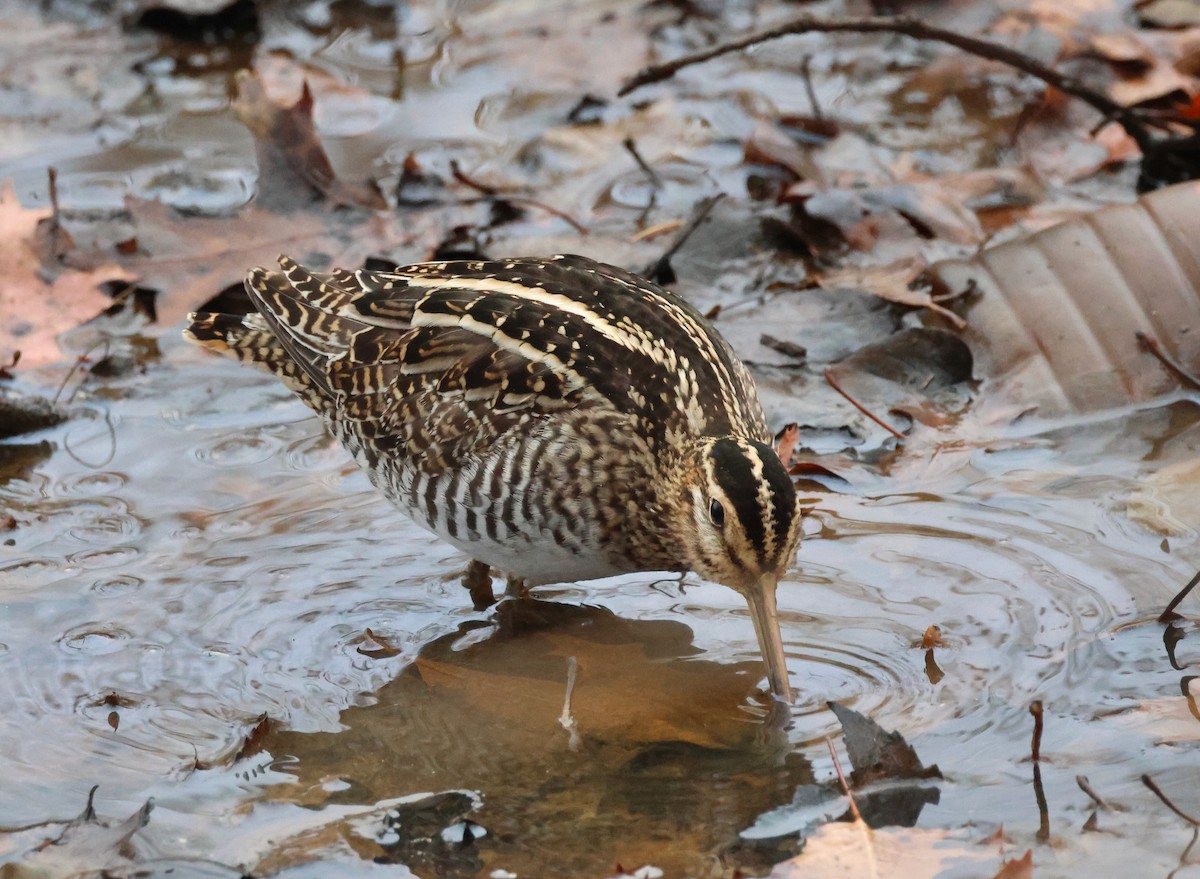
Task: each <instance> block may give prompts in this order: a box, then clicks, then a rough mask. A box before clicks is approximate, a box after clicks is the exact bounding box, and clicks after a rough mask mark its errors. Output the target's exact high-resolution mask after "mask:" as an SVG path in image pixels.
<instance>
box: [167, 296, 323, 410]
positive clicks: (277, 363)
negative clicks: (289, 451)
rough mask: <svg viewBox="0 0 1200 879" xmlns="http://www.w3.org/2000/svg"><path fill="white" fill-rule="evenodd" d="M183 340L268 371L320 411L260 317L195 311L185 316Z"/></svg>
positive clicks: (311, 388) (308, 384) (312, 390)
mask: <svg viewBox="0 0 1200 879" xmlns="http://www.w3.org/2000/svg"><path fill="white" fill-rule="evenodd" d="M183 337H184V338H185V339H187V340H188V341H189V342H194V343H195V344H197V345H200V346H201V347H204V348H208V349H209V350H210V351H216V352H217V353H218V354H223V355H224V356H226V357H231V358H234V359H237V360H240V361H241V362H242V363H250V364H253V365H255V366H258V367H260V368H262V369H265V370H267V371H268V372H270V373H272V374H273V375H276V376H278V377H279V379H280V380H281V381H282V382H283V383H284V384H285V385H287V387H288V388H289V389H290V390H292V391H293V392H295V393H296V394H298V395H299V396H300V397H301V398H302V399H304V400H305V402H307V403H309V404H310V405H312V406H313V408H319V407H318V406H317V403H319V402H320V401H321V399H322V394H321V393H320V391H319V390H318V388H317V387H316V386H315V385H314V384H313V382H312V380H311V379H310V378H309V376H308V374H307V373H305V371H304V370H303V369H301V368H300V367H299V366H298V365H297V363H296V361H295V360H294V359H293V358H292V357H291V355H289V354H288V352H287V350H286V349H285V348H284V347H283V345H282V344H281V343H280V341H279V338H278V337H277V336H276V335H275V333H274V332H272V331H271V328H270V326H269V325H268V324H267V322H266V320H265V319H264V318H263V316H262V315H261V314H258V313H253V314H217V313H213V312H194V313H192V314H189V315H188V325H187V327H185V328H184V331H183Z"/></svg>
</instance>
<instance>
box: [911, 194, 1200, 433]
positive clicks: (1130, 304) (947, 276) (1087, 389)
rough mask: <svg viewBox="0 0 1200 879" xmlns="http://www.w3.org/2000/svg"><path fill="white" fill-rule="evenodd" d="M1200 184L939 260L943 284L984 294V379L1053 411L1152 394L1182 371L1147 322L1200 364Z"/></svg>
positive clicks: (977, 351) (980, 319)
mask: <svg viewBox="0 0 1200 879" xmlns="http://www.w3.org/2000/svg"><path fill="white" fill-rule="evenodd" d="M1198 210H1200V182H1189V183H1182V184H1179V185H1177V186H1172V187H1168V188H1166V189H1161V190H1158V191H1157V192H1154V193H1151V194H1149V195H1146V196H1143V197H1142V198H1141V199H1140V200H1139V201H1138V202H1137V203H1135V204H1130V205H1118V206H1114V207H1108V208H1105V209H1103V210H1100V211H1096V212H1094V213H1091V214H1088V215H1085V216H1083V217H1080V218H1077V219H1074V220H1070V221H1068V222H1065V223H1061V224H1059V225H1056V226H1053V227H1051V228H1048V229H1043V230H1041V231H1040V232H1037V233H1036V234H1033V235H1030V236H1027V237H1025V238H1021V239H1018V240H1016V241H1011V242H1008V243H1006V244H1001V245H998V246H996V247H991V248H988V249H986V250H984V251H983V252H982V253H981V254H980V255H979V256H978V257H976V258H975V259H972V260H964V261H958V260H954V261H948V262H945V263H940V264H938V265H935V266H934V267H933V268H932V270H931V271H932V274H933V276H934V278H935V282H936V284H937V286H938V288H939V289H943V290H945V291H947V292H962V291H964V290H967V289H970V290H973V291H975V292H974V293H973V295H972V296H971V297H970V300H971V302H970V304H969V306H968V310H967V311H966V314H967V315H968V316H969V317H970V327H969V328H968V329H967V331H966V334H965V336H964V339H965V340H966V342H967V344H968V345H970V347H971V350H972V352H973V353H974V355H975V357H976V359H977V361H978V363H979V365H980V368H979V370H978V371H979V373H980V377H983V378H998V377H1000V376H1006V377H1007V379H1008V389H1009V391H1011V392H1012V393H1014V394H1017V395H1019V398H1020V399H1021V400H1022V403H1023V405H1025V406H1026V407H1030V406H1036V407H1038V408H1039V412H1040V413H1041V414H1043V415H1047V416H1051V415H1054V414H1061V413H1064V412H1073V411H1074V412H1082V411H1092V410H1095V409H1099V408H1104V407H1108V406H1122V405H1126V404H1128V403H1131V402H1140V401H1145V400H1149V399H1152V398H1154V397H1156V396H1158V395H1159V394H1162V393H1164V392H1166V391H1169V390H1171V389H1173V388H1175V387H1177V386H1178V383H1177V380H1176V378H1175V377H1174V376H1173V375H1171V374H1170V373H1168V372H1167V371H1166V370H1165V369H1164V368H1163V366H1162V364H1161V363H1160V362H1159V361H1158V360H1157V359H1156V358H1155V357H1154V356H1153V355H1152V354H1150V353H1149V352H1147V351H1146V350H1144V349H1143V348H1142V346H1141V345H1140V344H1139V343H1138V341H1137V338H1136V336H1135V333H1137V332H1139V331H1141V332H1144V333H1147V334H1149V335H1151V336H1154V337H1155V338H1156V339H1158V340H1159V342H1160V344H1161V345H1162V346H1163V348H1164V349H1165V351H1166V352H1167V354H1168V355H1170V356H1171V357H1172V358H1173V359H1174V360H1175V361H1176V362H1178V363H1181V364H1182V365H1183V367H1184V368H1185V369H1190V370H1192V371H1193V372H1195V371H1196V370H1197V367H1200V238H1198V237H1197V236H1196V234H1195V222H1194V218H1195V216H1196V212H1197V211H1198Z"/></svg>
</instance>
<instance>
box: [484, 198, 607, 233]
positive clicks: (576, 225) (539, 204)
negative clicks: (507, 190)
mask: <svg viewBox="0 0 1200 879" xmlns="http://www.w3.org/2000/svg"><path fill="white" fill-rule="evenodd" d="M500 197H501V198H503V199H506V200H508V201H511V202H512V203H513V204H523V205H529V207H531V208H537V209H538V210H542V211H545V212H546V213H548V214H550V215H551V216H555V217H558V218H559V219H560V220H562V221H563V222H564V223H566V224H567V225H568V226H570V227H571V228H572V229H574V230H575V231H576V232H578V233H579V234H580V235H587V234H588V227H587V226H585V225H583V223H581V222H579V221H578V220H576V219H575V218H574V217H572V216H571V215H570V214H568V213H567V212H566V211H563V210H559V209H558V208H556V207H554V205H548V204H546V203H545V202H544V201H538V200H537V199H536V198H529V197H527V196H524V195H502V196H500Z"/></svg>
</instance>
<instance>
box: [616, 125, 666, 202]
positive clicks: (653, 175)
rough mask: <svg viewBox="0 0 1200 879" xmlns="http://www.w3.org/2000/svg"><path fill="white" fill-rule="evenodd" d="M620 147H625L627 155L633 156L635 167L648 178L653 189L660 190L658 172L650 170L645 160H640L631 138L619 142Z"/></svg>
mask: <svg viewBox="0 0 1200 879" xmlns="http://www.w3.org/2000/svg"><path fill="white" fill-rule="evenodd" d="M621 146H623V147H625V149H626V150H627V151H628V153H629V155H631V156H633V160H634V161H635V162H637V166H638V167H639V168H641V169H642V173H644V174H645V175H646V177H648V178H649V180H650V184H651V185H652V186H653V187H654V188H655V189H659V188H661V187H662V180H661V179H660V178H659V176H658V172H657V171H655V170H654V169H653V168H651V167H650V165H649V164H648V163H647V162H646V160H645V159H643V158H642V154H641V153H639V152H638V148H637V143H635V142H634V140H633V138H632V137H627V138H625V139H624V140H623V141H621Z"/></svg>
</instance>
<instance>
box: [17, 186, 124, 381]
mask: <svg viewBox="0 0 1200 879" xmlns="http://www.w3.org/2000/svg"><path fill="white" fill-rule="evenodd" d="M49 216H50V211H49V210H48V209H47V210H27V209H25V208H23V207H21V204H20V202H19V201H18V200H17V196H16V193H15V192H14V191H13V186H12V181H11V180H5V181H4V182H3V183H0V266H3V267H4V271H3V273H2V275H0V359H3V360H5V361H7V360H9V359H10V358H11V356H12V353H13V352H14V351H20V352H21V365H22V366H37V365H39V364H44V363H53V362H54V361H56V360H60V359H61V358H62V356H63V352H62V350H61V349H60V348H59V346H58V342H57V339H58V336H59V335H60V334H61V333H63V332H65V331H67V330H69V329H72V328H73V327H76V326H78V325H79V324H81V323H84V322H85V321H88V320H91V319H92V318H93V317H95V316H96V315H97V314H99V313H100V312H101V311H103V310H104V309H106V308H108V307H109V306H110V305H112V299H110V298H109V297H108V296H107V295H106V294H105V293H104V292H102V291H101V290H100V285H101V284H103V283H104V282H105V281H131V280H133V275H131V274H129V273H128V272H126V271H125V270H124V269H122V268H121V267H120V266H115V265H104V266H100V267H99V268H96V269H93V270H91V271H78V270H75V269H67V270H65V271H63V272H62V273H61V274H59V275H58V276H57V277H56V278H54V280H53V281H52V282H47V281H46V280H45V277H44V274H43V271H42V264H41V260H40V259H39V257H38V255H37V251H36V248H35V240H36V239H35V236H36V234H37V227H38V222H39V221H40V220H42V219H44V218H46V217H49Z"/></svg>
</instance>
